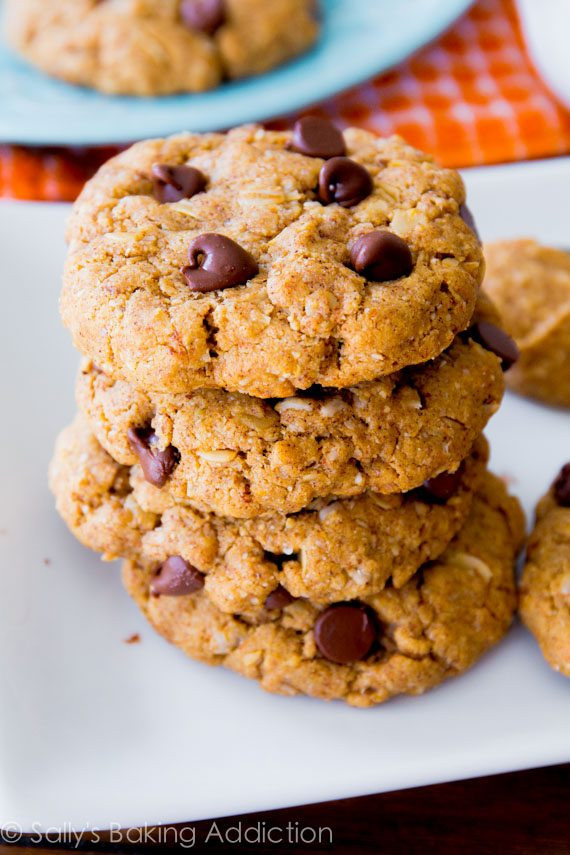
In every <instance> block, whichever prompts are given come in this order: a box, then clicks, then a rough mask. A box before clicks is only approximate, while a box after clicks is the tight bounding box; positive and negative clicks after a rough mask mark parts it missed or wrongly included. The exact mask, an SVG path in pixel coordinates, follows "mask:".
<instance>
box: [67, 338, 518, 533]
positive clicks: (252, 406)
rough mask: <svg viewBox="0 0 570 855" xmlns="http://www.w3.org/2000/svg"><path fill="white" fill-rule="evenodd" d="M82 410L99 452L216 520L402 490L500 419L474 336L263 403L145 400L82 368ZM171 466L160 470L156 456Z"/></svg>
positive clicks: (492, 363)
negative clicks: (345, 383) (340, 383)
mask: <svg viewBox="0 0 570 855" xmlns="http://www.w3.org/2000/svg"><path fill="white" fill-rule="evenodd" d="M76 391H77V403H78V406H79V409H80V410H81V411H82V413H83V414H84V415H85V416H86V417H87V419H88V421H89V426H90V428H91V430H92V431H93V433H94V435H95V436H96V437H97V439H98V440H99V442H100V443H101V445H102V446H103V448H105V450H106V451H107V452H108V453H109V454H110V455H111V456H112V457H114V458H115V460H117V461H118V462H119V463H122V464H124V465H125V466H133V465H135V464H136V463H139V462H140V463H142V465H143V469H144V468H145V461H148V462H149V465H150V468H149V466H146V474H147V477H148V479H149V481H150V483H153V484H154V485H155V486H157V487H162V488H163V489H164V490H165V491H167V492H168V493H169V495H170V496H171V497H172V498H174V499H175V500H176V501H177V502H182V503H188V502H190V503H191V504H192V505H193V506H194V507H196V508H198V509H200V510H204V511H212V512H213V513H215V514H219V515H221V516H232V517H243V518H250V517H255V516H259V515H260V514H264V513H275V512H279V513H285V514H290V513H295V512H297V511H300V510H301V509H302V508H304V507H306V506H307V505H309V504H310V503H311V502H312V501H313V500H314V499H316V498H318V497H322V496H337V497H347V496H356V495H359V494H360V493H363V492H364V491H365V490H373V491H375V492H377V493H396V492H407V491H408V490H411V489H414V488H415V487H419V486H420V485H421V484H422V482H423V481H425V480H426V479H429V478H433V477H434V476H436V475H438V474H440V473H441V472H443V471H449V470H453V469H454V468H456V467H457V466H458V465H459V464H460V462H461V461H462V460H463V458H464V457H466V456H467V454H468V453H469V450H470V449H471V447H472V445H473V443H474V441H475V438H476V437H477V436H478V435H479V434H480V433H481V431H482V430H483V428H484V427H485V424H486V423H487V420H488V419H489V417H490V416H491V415H492V414H493V413H494V412H495V411H496V410H497V408H498V406H499V404H500V401H501V398H502V394H503V374H502V371H501V364H500V360H499V358H498V357H497V356H495V355H494V354H493V353H491V352H490V351H488V350H485V349H484V348H483V347H481V345H479V344H478V343H477V342H476V341H474V340H473V339H472V338H468V337H466V338H465V339H462V338H457V339H456V341H455V342H454V343H453V344H452V345H451V347H450V348H448V350H446V351H445V352H444V353H443V354H442V355H441V356H439V357H438V358H437V359H435V360H433V361H431V362H428V363H426V364H425V365H423V366H421V367H417V368H411V369H403V370H402V371H400V372H397V373H396V374H390V375H388V376H387V377H383V378H381V379H379V380H374V381H371V382H369V383H362V384H361V385H359V386H353V387H349V388H347V389H343V390H335V389H325V388H323V387H312V388H311V389H308V390H307V391H306V392H305V393H302V394H301V395H298V396H296V397H291V398H284V399H279V400H269V401H264V400H260V399H258V398H251V397H249V396H247V395H242V394H239V393H230V392H225V391H223V390H221V389H205V390H199V391H195V392H191V393H189V394H188V395H156V394H155V395H152V396H149V395H145V394H143V393H142V392H138V391H137V390H136V389H135V388H134V387H133V386H131V385H130V384H128V383H126V382H124V381H121V380H113V379H112V378H110V377H108V376H107V375H106V374H103V373H102V372H101V371H99V370H98V369H97V367H96V366H95V365H94V364H93V363H92V362H90V361H89V360H85V361H84V362H83V364H82V367H81V369H80V371H79V374H78V378H77V390H76ZM161 455H162V456H163V457H164V456H166V460H171V462H172V468H171V469H169V467H168V466H166V467H162V468H160V469H159V470H158V472H156V471H155V467H153V463H154V462H155V461H156V460H157V459H158V458H159V457H160V456H161Z"/></svg>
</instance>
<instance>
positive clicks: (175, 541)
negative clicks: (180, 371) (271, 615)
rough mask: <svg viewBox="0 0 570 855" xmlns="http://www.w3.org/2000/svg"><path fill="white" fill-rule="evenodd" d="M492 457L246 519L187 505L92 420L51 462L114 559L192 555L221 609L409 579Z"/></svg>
mask: <svg viewBox="0 0 570 855" xmlns="http://www.w3.org/2000/svg"><path fill="white" fill-rule="evenodd" d="M486 460H487V447H486V443H485V441H484V440H483V439H480V440H478V441H477V442H476V444H475V446H474V448H473V450H472V452H471V454H470V455H469V457H468V458H466V460H465V461H464V462H463V464H462V465H461V466H460V468H459V469H458V470H457V472H455V473H453V474H450V473H443V474H442V475H439V476H438V477H437V478H434V479H431V480H429V481H427V482H426V483H425V484H424V485H422V487H421V488H419V489H417V490H414V491H411V492H409V493H405V494H394V495H392V496H381V495H378V494H376V493H373V492H371V491H367V492H365V493H363V494H362V495H360V496H357V497H355V498H351V499H341V500H330V499H320V500H317V501H315V502H314V503H313V504H312V505H311V506H310V507H309V508H307V509H306V510H303V511H301V512H299V513H296V514H289V515H285V514H274V515H267V516H264V517H257V518H256V519H248V520H235V519H232V518H230V517H220V516H216V515H214V514H207V513H203V512H200V511H198V510H196V509H194V508H191V507H189V506H187V505H177V504H175V503H174V502H173V500H172V499H171V498H170V497H169V495H168V493H165V491H163V490H160V489H158V488H157V487H155V486H153V485H152V484H150V483H149V481H148V480H147V479H146V478H145V477H144V475H143V470H142V468H141V467H140V466H135V467H133V468H132V469H130V470H129V468H128V467H125V466H121V465H120V464H118V463H116V462H115V461H114V460H113V459H112V458H111V457H110V456H109V455H108V454H107V452H106V451H104V449H103V448H102V447H101V446H100V445H99V443H98V442H97V440H96V439H95V438H94V436H93V435H92V433H91V431H90V429H89V427H88V426H87V425H86V423H85V421H84V419H83V418H82V417H78V418H77V419H76V421H75V422H74V424H73V425H71V427H69V428H67V429H66V430H65V431H63V433H62V435H61V437H60V439H59V440H58V443H57V447H56V452H55V457H54V460H53V461H52V465H51V469H50V483H51V488H52V490H53V492H54V494H55V497H56V503H57V507H58V510H59V512H60V514H61V515H62V517H63V518H64V520H65V521H66V523H67V525H68V526H69V528H70V529H71V531H72V532H73V533H74V534H75V536H76V537H77V538H78V540H80V541H81V542H82V543H84V544H85V545H86V546H89V547H91V548H92V549H95V550H96V551H98V552H101V553H103V554H104V556H105V557H106V558H109V559H110V558H116V557H119V556H121V557H125V558H136V559H137V560H138V561H141V560H144V561H145V562H148V563H149V564H152V566H153V567H154V569H155V570H156V569H158V568H159V567H160V566H161V565H162V564H163V563H164V562H165V561H167V560H168V559H169V558H171V557H173V556H180V557H181V558H182V559H183V560H184V561H186V562H187V563H188V564H189V565H191V566H192V567H194V568H195V569H196V570H197V571H198V572H200V573H201V574H202V575H203V576H204V582H205V592H206V595H207V596H208V597H209V599H211V601H212V602H213V603H214V605H215V606H216V608H218V609H220V610H221V611H224V612H228V613H233V612H240V613H242V612H248V613H257V612H259V611H260V610H261V611H264V609H265V603H266V601H267V598H268V597H269V596H270V595H272V594H274V593H275V592H276V591H277V590H281V591H285V592H286V594H288V595H289V596H292V597H308V598H310V599H311V600H313V601H314V602H318V603H332V602H336V601H339V600H350V599H353V598H354V597H362V596H368V595H369V594H374V593H376V592H377V591H379V590H381V589H382V588H383V587H384V586H385V585H386V584H387V583H388V582H389V581H390V584H391V585H392V586H393V587H395V588H399V587H401V586H402V585H404V584H405V583H406V582H407V581H408V579H409V578H410V577H411V576H412V575H413V573H415V571H416V570H417V569H418V567H419V566H420V565H421V564H423V563H424V562H426V561H430V560H433V559H435V558H437V556H438V555H440V554H441V552H443V550H444V549H445V548H446V547H447V545H448V544H449V542H450V541H451V539H452V538H453V537H454V535H455V534H456V533H457V531H458V530H459V529H460V528H461V526H462V525H463V523H464V521H465V519H466V517H467V515H468V513H469V509H470V506H471V503H472V499H473V494H474V491H475V490H476V489H477V488H478V486H479V484H480V483H481V479H482V477H483V474H484V471H485V464H486Z"/></svg>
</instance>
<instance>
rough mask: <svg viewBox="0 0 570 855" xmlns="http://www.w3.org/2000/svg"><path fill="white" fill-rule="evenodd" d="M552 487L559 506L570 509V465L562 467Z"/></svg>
mask: <svg viewBox="0 0 570 855" xmlns="http://www.w3.org/2000/svg"><path fill="white" fill-rule="evenodd" d="M552 486H553V488H554V498H555V499H556V501H557V502H558V504H559V505H560V506H561V507H563V508H570V463H567V464H566V465H565V466H563V467H562V469H561V470H560V472H559V473H558V477H557V478H556V481H555V482H554V484H553V485H552Z"/></svg>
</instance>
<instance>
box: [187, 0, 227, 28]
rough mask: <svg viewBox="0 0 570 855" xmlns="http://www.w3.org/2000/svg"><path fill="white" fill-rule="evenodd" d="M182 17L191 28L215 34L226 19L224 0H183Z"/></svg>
mask: <svg viewBox="0 0 570 855" xmlns="http://www.w3.org/2000/svg"><path fill="white" fill-rule="evenodd" d="M180 17H181V18H182V21H183V22H184V24H186V26H187V27H189V28H190V29H191V30H198V31H199V32H200V33H205V34H206V35H208V36H213V35H214V33H215V32H216V30H219V29H220V27H221V26H222V24H223V23H224V22H225V20H226V10H225V3H224V0H182V3H181V5H180Z"/></svg>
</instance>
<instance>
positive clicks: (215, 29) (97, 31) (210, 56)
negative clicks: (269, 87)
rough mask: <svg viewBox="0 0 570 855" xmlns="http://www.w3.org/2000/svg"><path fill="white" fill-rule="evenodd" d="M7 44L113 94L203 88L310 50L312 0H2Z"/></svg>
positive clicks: (314, 29) (314, 27)
mask: <svg viewBox="0 0 570 855" xmlns="http://www.w3.org/2000/svg"><path fill="white" fill-rule="evenodd" d="M6 6H7V16H8V17H7V35H8V39H9V41H10V42H11V44H12V45H13V47H14V48H15V49H16V50H18V51H19V52H20V53H21V54H22V55H23V56H25V57H26V59H28V60H29V61H30V62H31V63H33V64H34V65H36V66H38V67H39V68H41V69H42V70H43V71H46V72H47V73H48V74H51V75H54V76H55V77H60V78H62V79H63V80H67V81H68V82H69V83H75V84H79V85H81V86H90V87H93V88H95V89H100V90H101V91H102V92H106V93H109V94H122V95H165V94H169V93H173V92H201V91H202V90H205V89H211V88H212V87H215V86H217V85H219V84H220V83H221V82H222V80H223V79H224V78H238V77H247V76H250V75H253V74H261V73H263V72H265V71H267V70H269V69H270V68H273V67H274V66H277V65H280V64H281V63H283V62H286V61H287V60H288V59H291V58H292V57H294V56H297V55H298V54H300V53H303V52H304V51H306V50H308V48H309V47H310V46H311V45H312V44H313V42H314V41H315V39H316V37H317V34H318V21H317V14H316V2H315V0H270V2H268V0H160V2H157V0H6Z"/></svg>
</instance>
